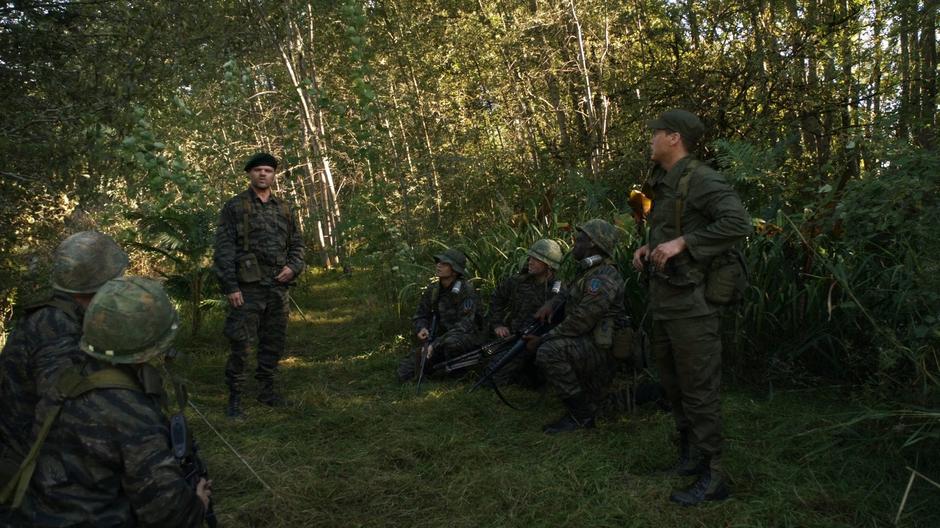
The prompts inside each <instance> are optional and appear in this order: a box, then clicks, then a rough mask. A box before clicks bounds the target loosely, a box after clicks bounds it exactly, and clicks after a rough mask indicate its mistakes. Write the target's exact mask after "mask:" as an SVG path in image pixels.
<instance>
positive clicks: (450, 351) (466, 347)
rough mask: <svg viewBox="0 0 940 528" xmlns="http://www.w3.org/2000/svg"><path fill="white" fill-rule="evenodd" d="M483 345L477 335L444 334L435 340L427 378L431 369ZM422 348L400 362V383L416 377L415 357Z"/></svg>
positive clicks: (426, 366) (449, 332)
mask: <svg viewBox="0 0 940 528" xmlns="http://www.w3.org/2000/svg"><path fill="white" fill-rule="evenodd" d="M482 345H483V341H482V339H480V337H479V336H478V335H476V334H468V333H466V332H460V331H457V330H449V331H447V332H444V333H443V334H442V335H441V336H440V337H438V338H437V339H435V340H434V343H433V344H432V346H431V354H432V355H431V357H430V358H429V359H428V362H427V365H425V373H424V374H425V376H427V375H429V374H430V373H431V370H430V369H431V367H433V366H434V365H437V364H438V363H441V362H444V361H447V360H449V359H451V358H454V357H457V356H459V355H460V354H464V353H466V352H470V351H471V350H473V349H474V348H478V347H480V346H482ZM421 348H422V347H418V348H417V349H415V350H414V351H413V352H412V353H411V354H409V355H408V356H406V357H404V358H402V359H401V361H399V362H398V379H399V381H408V380H410V379H412V378H414V377H415V373H416V372H417V370H418V369H417V365H415V357H416V355H417V354H418V352H419V351H420V349H421Z"/></svg>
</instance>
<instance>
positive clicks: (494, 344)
mask: <svg viewBox="0 0 940 528" xmlns="http://www.w3.org/2000/svg"><path fill="white" fill-rule="evenodd" d="M522 335H523V334H521V333H519V334H510V335H508V336H506V337H501V338H499V339H496V340H493V341H490V342H489V343H487V344H485V345H483V346H481V347H480V348H477V349H474V350H471V351H470V352H467V353H464V354H460V355H459V356H457V357H453V358H450V359H448V360H447V361H444V362H441V363H438V364H437V365H434V371H435V372H439V371H443V372H444V373H446V374H450V373H451V372H456V371H458V370H461V369H465V368H469V367H475V366H477V365H479V364H480V362H481V361H483V360H484V359H487V358H490V357H493V356H495V355H496V354H498V353H499V352H501V351H503V350H506V349H507V347H508V346H511V345H512V344H513V343H515V340H516V339H518V338H519V337H521V336H522Z"/></svg>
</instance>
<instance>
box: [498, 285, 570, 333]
mask: <svg viewBox="0 0 940 528" xmlns="http://www.w3.org/2000/svg"><path fill="white" fill-rule="evenodd" d="M560 291H561V281H559V280H558V279H556V278H555V276H554V275H551V276H549V278H548V280H546V281H545V282H543V283H541V284H539V283H538V282H537V281H536V279H535V277H533V276H532V275H530V274H529V273H525V272H523V273H519V274H517V275H513V276H511V277H508V278H507V279H505V280H503V281H502V282H500V283H499V285H498V286H496V290H494V291H493V296H492V298H491V301H490V317H489V321H490V331H491V332H492V331H493V330H494V329H495V328H496V327H497V326H505V327H507V328H509V330H510V331H511V332H513V333H517V332H520V331H522V330H523V329H524V328H525V327H526V326H527V325H529V324H530V323H531V322H532V321H533V318H532V316H533V315H535V312H536V311H538V309H539V308H541V307H542V305H543V304H545V302H546V301H548V300H550V299H552V298H553V297H555V295H556V294H558V293H559V292H560Z"/></svg>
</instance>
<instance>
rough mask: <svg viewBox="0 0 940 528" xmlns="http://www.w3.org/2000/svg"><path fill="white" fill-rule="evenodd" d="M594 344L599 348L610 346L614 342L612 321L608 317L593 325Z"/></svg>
mask: <svg viewBox="0 0 940 528" xmlns="http://www.w3.org/2000/svg"><path fill="white" fill-rule="evenodd" d="M594 344H595V345H597V346H598V347H599V348H610V347H611V345H613V344H614V322H613V320H611V319H609V318H605V319H601V320H600V322H599V323H597V325H596V326H595V327H594Z"/></svg>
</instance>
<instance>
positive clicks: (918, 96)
mask: <svg viewBox="0 0 940 528" xmlns="http://www.w3.org/2000/svg"><path fill="white" fill-rule="evenodd" d="M937 12H938V4H937V2H935V1H931V0H928V1H918V0H871V1H862V0H838V1H836V0H826V1H822V2H817V1H813V0H732V1H715V0H708V1H703V2H694V1H683V2H675V1H666V0H640V1H633V2H623V1H614V2H611V1H600V0H579V1H577V2H576V1H574V0H530V1H527V2H518V1H504V0H476V1H470V0H443V1H427V0H413V1H410V2H402V1H400V0H372V1H367V2H360V1H355V0H345V1H343V2H332V1H323V0H264V1H262V0H248V1H244V2H226V1H222V0H210V1H205V2H166V1H158V2H123V1H116V0H115V1H106V2H80V1H68V0H57V1H53V2H31V1H23V2H6V3H4V4H3V5H2V6H0V88H2V89H0V94H2V95H0V97H2V99H3V101H4V106H5V107H6V108H7V109H8V112H7V114H6V116H5V119H4V122H3V124H2V125H0V156H2V159H3V160H4V164H3V167H2V168H0V175H2V176H3V179H4V181H5V182H6V185H5V186H4V187H3V189H2V191H0V193H2V199H0V221H2V223H3V225H4V226H5V227H6V228H5V229H4V230H3V231H2V232H0V255H2V261H0V296H2V298H0V309H2V311H3V312H4V314H8V313H9V312H10V310H11V307H12V305H13V303H14V302H16V301H17V300H19V299H22V298H24V297H26V296H27V294H28V293H29V292H30V291H31V290H32V288H33V284H34V283H36V282H41V281H40V280H39V279H40V278H41V277H42V268H43V266H44V265H45V263H46V262H47V261H48V259H47V257H48V254H49V252H50V250H51V248H53V247H54V246H55V244H56V242H57V241H58V240H59V239H60V238H61V237H62V236H63V235H64V234H65V233H67V232H70V231H74V230H78V229H85V228H88V227H89V226H97V228H99V229H102V230H104V231H107V232H109V233H111V234H113V235H115V236H116V237H118V238H119V239H120V240H121V241H122V242H123V243H124V245H125V247H127V248H128V249H129V250H130V251H132V252H133V253H134V254H133V261H134V266H135V268H136V271H139V272H147V273H160V274H163V275H165V276H167V277H168V278H169V279H170V280H171V281H172V284H174V285H176V286H177V288H176V290H175V291H176V292H177V294H178V296H179V298H180V300H181V301H187V302H188V303H187V306H188V308H187V309H188V310H190V311H191V314H192V321H193V323H194V324H193V329H194V331H198V325H199V320H200V312H201V310H203V309H205V308H207V307H208V306H210V305H211V304H212V303H211V302H208V303H207V302H205V301H206V299H210V300H211V299H213V298H214V291H213V290H212V287H213V286H212V282H213V281H211V280H208V281H207V280H206V278H207V277H208V266H209V264H210V262H209V256H210V252H209V243H210V242H211V229H212V223H213V222H214V218H215V215H216V214H217V211H218V209H219V206H220V205H221V202H222V200H223V199H224V198H225V197H226V196H228V195H230V194H233V193H234V192H236V191H237V190H238V189H239V188H240V187H242V186H244V184H245V180H244V178H243V177H242V175H241V174H242V173H241V163H242V161H243V160H244V159H245V158H246V157H247V156H248V155H249V154H251V153H253V152H255V151H257V150H262V149H263V150H270V151H272V152H274V153H275V154H276V155H277V156H278V157H279V158H281V159H282V160H283V165H282V169H283V170H282V171H281V172H280V173H279V180H278V185H279V191H280V192H282V193H283V194H285V195H287V196H288V197H289V198H290V199H292V200H293V201H294V202H295V203H297V204H298V205H299V206H300V207H301V211H302V213H303V214H302V219H301V223H302V227H303V230H304V233H305V237H306V239H307V241H308V242H309V247H310V248H311V250H310V252H309V253H310V260H311V263H314V264H320V265H323V266H327V267H332V266H336V265H343V266H348V265H353V266H362V267H370V268H371V269H373V270H374V271H375V273H376V275H375V277H376V283H377V284H378V285H379V287H381V288H383V289H385V290H386V292H385V293H386V295H387V298H388V299H389V300H393V301H396V302H397V301H399V300H409V299H410V298H411V295H413V292H414V291H415V289H416V288H414V287H413V286H415V285H417V284H420V283H421V282H422V281H423V280H424V278H425V271H424V269H423V263H425V262H427V261H428V259H429V255H430V254H431V253H432V252H433V251H434V250H436V249H438V248H439V247H440V246H442V245H450V244H455V245H458V246H460V247H461V248H462V249H464V250H466V251H467V252H468V254H469V255H470V257H471V259H472V263H473V269H474V270H475V272H476V273H477V274H478V275H479V277H480V280H481V282H482V283H483V285H484V288H485V286H487V285H491V284H492V283H493V281H494V280H496V278H497V277H498V276H501V275H503V274H504V273H506V272H507V271H509V270H511V269H513V268H514V267H515V266H517V265H518V264H519V259H520V258H521V256H522V255H523V250H524V248H525V247H526V246H527V245H528V244H529V243H531V242H532V241H533V240H535V239H537V238H539V237H542V236H553V237H560V238H566V237H567V236H568V235H567V233H566V231H565V226H568V225H571V224H575V223H577V222H578V221H581V220H584V219H587V218H590V217H592V216H603V217H606V218H618V219H621V220H622V222H623V225H624V231H625V240H627V242H628V243H625V244H624V246H623V247H622V248H621V249H622V255H620V257H619V258H620V260H621V262H622V263H626V260H627V259H628V258H629V254H630V251H631V247H630V244H631V243H633V242H635V240H636V237H637V236H638V235H637V232H636V231H635V230H634V228H633V227H632V224H631V223H630V221H629V215H623V214H622V213H623V212H624V211H626V198H627V193H628V191H629V189H631V188H633V187H636V186H638V185H639V184H640V182H641V181H642V180H643V178H644V176H645V174H646V170H647V162H646V145H647V143H648V132H647V130H646V129H645V125H644V123H645V120H646V119H648V118H649V117H650V116H652V115H655V114H656V113H658V112H659V111H661V110H663V109H665V108H669V107H673V106H681V107H685V108H688V109H690V110H693V111H695V112H697V113H699V114H700V115H702V116H703V117H704V120H705V122H706V125H707V127H708V133H707V137H706V140H705V144H704V148H703V149H702V152H701V155H702V157H704V158H705V159H707V160H709V161H710V162H711V163H712V164H713V165H715V166H716V167H719V168H720V169H721V170H722V171H723V172H724V173H725V175H726V176H727V177H728V178H729V180H730V181H732V182H733V183H734V184H735V186H736V187H737V188H738V189H739V191H740V192H741V194H742V196H743V197H744V199H745V202H746V204H747V205H748V208H749V210H750V211H751V213H752V215H753V216H754V217H755V222H756V224H757V227H758V234H757V235H756V236H755V237H754V238H753V239H752V240H751V241H750V242H749V244H748V247H747V255H748V258H749V260H750V263H751V269H752V284H753V288H752V291H751V296H750V299H749V302H747V303H746V304H744V305H742V306H741V307H739V309H738V312H739V313H738V314H736V315H737V317H730V316H729V319H730V321H731V325H730V326H729V327H730V328H732V330H733V331H731V332H729V335H728V336H727V337H728V339H727V340H728V343H729V352H728V361H727V363H728V366H729V371H730V372H731V373H733V374H734V376H735V377H736V378H739V379H742V380H745V381H749V382H757V381H760V382H761V383H768V384H773V383H777V384H780V383H784V384H793V383H817V382H820V381H821V380H827V382H829V381H834V382H837V383H849V384H859V383H863V384H864V385H865V386H866V387H870V388H873V389H875V390H877V391H880V392H879V394H883V395H889V397H888V398H887V401H888V402H889V403H890V406H894V405H895V404H897V405H904V406H907V407H909V406H910V405H916V406H924V407H928V408H930V406H933V408H936V406H937V402H938V398H940V396H938V394H940V391H938V386H940V379H938V377H940V375H938V372H940V356H938V345H940V314H938V312H937V308H936V307H937V306H938V301H940V298H938V297H940V279H938V276H940V275H938V269H937V263H938V261H940V246H938V240H940V228H938V227H937V225H936V223H935V222H933V221H932V220H933V219H935V218H937V217H938V215H940V198H938V196H940V194H938V192H937V191H938V183H940V182H938V169H940V158H938V151H937V148H938V144H937V128H936V125H937V123H936V121H937V117H936V108H937V44H936V38H937V37H936V34H937ZM630 280H631V284H634V285H638V281H639V278H638V277H633V276H632V275H631V277H630ZM631 292H632V293H631V305H632V306H633V311H634V313H635V315H639V314H640V313H642V303H643V299H642V293H641V291H640V288H639V287H637V288H631ZM405 304H407V303H405ZM890 408H893V407H890ZM927 416H929V414H928V415H927ZM929 420H930V419H928V421H927V422H926V423H927V425H928V427H927V428H925V427H924V425H925V422H924V421H915V423H911V422H909V421H904V422H903V423H902V424H901V429H900V430H901V431H903V432H904V433H905V434H907V433H908V432H910V433H911V434H912V435H915V436H916V435H920V436H916V439H922V438H925V435H928V436H927V437H929V435H937V434H938V433H937V432H936V423H937V422H936V418H935V417H934V418H932V420H933V421H929ZM930 424H932V425H930ZM930 427H933V429H931V428H930Z"/></svg>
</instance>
